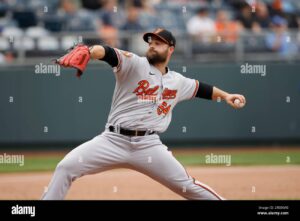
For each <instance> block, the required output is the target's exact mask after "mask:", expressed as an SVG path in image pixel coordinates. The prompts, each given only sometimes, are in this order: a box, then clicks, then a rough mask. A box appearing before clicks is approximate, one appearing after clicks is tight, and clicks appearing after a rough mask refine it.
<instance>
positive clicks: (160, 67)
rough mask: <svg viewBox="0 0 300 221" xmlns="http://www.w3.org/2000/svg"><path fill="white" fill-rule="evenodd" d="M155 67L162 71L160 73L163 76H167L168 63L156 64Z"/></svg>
mask: <svg viewBox="0 0 300 221" xmlns="http://www.w3.org/2000/svg"><path fill="white" fill-rule="evenodd" d="M153 66H154V67H156V68H157V69H158V70H159V71H160V73H161V74H162V75H165V74H167V72H168V71H167V68H166V67H167V64H166V63H158V64H155V65H153Z"/></svg>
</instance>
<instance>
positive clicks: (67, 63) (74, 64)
mask: <svg viewBox="0 0 300 221" xmlns="http://www.w3.org/2000/svg"><path fill="white" fill-rule="evenodd" d="M90 58H91V56H90V50H89V48H88V46H86V45H83V44H79V45H76V46H74V47H73V48H71V51H69V52H68V53H67V54H66V55H64V56H62V57H61V58H59V59H56V60H55V63H57V64H59V65H61V66H63V67H71V68H76V69H77V73H76V76H77V77H80V76H81V75H82V74H83V72H84V70H85V68H86V66H87V64H88V62H89V60H90Z"/></svg>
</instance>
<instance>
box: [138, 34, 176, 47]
mask: <svg viewBox="0 0 300 221" xmlns="http://www.w3.org/2000/svg"><path fill="white" fill-rule="evenodd" d="M153 36H155V37H157V38H159V39H160V40H162V41H163V42H165V43H166V44H168V45H170V43H169V42H168V41H167V40H166V39H164V38H163V37H161V36H159V35H157V34H155V33H152V32H147V33H145V34H144V36H143V39H144V41H145V42H147V43H149V38H151V37H153Z"/></svg>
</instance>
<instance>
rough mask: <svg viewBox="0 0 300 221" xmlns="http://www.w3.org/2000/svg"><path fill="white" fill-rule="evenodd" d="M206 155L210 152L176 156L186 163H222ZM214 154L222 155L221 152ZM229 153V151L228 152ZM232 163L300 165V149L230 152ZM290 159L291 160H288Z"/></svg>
mask: <svg viewBox="0 0 300 221" xmlns="http://www.w3.org/2000/svg"><path fill="white" fill-rule="evenodd" d="M206 155H210V154H195V155H186V154H181V155H180V154H177V155H176V158H177V159H178V160H179V161H180V162H181V163H182V164H184V165H212V166H213V165H220V164H209V163H206V159H207V158H206ZM214 155H222V154H220V153H218V154H215V153H214ZM226 155H228V153H226ZM229 155H230V159H231V165H233V166H246V165H288V164H291V165H295V164H296V165H299V164H300V151H288V152H257V153H255V152H249V153H246V152H243V153H230V154H229ZM288 160H289V162H288Z"/></svg>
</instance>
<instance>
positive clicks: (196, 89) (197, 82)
mask: <svg viewBox="0 0 300 221" xmlns="http://www.w3.org/2000/svg"><path fill="white" fill-rule="evenodd" d="M195 82H196V87H195V90H194V93H193V96H192V97H191V99H192V98H193V97H195V96H196V94H197V92H198V89H199V81H198V80H195Z"/></svg>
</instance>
